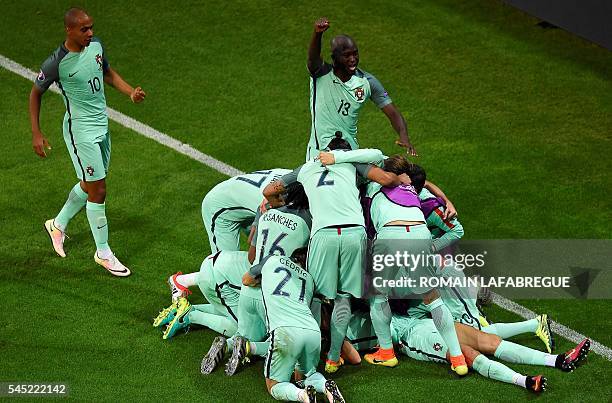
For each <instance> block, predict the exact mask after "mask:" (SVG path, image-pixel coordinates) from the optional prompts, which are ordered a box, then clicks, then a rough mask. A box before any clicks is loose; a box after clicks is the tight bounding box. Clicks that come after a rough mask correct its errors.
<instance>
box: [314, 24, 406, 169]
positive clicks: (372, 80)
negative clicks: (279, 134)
mask: <svg viewBox="0 0 612 403" xmlns="http://www.w3.org/2000/svg"><path fill="white" fill-rule="evenodd" d="M328 28H329V21H328V20H327V18H325V17H323V18H319V19H318V20H317V21H316V22H315V24H314V32H313V34H312V39H311V40H310V47H309V49H308V71H309V72H310V114H311V118H312V126H311V130H310V141H309V142H308V150H307V153H306V160H307V161H308V160H310V159H312V158H315V157H316V156H317V155H318V154H319V153H318V150H323V149H325V148H326V147H327V145H328V144H329V142H330V141H331V140H332V139H333V138H334V135H335V133H336V132H337V131H339V132H341V133H342V138H344V139H345V140H346V141H348V142H349V144H350V145H351V148H352V149H353V150H355V149H357V148H359V144H358V142H357V120H358V116H359V111H360V110H361V108H362V107H363V105H364V104H365V102H366V100H368V99H370V100H372V102H374V103H375V104H376V106H377V107H378V108H380V109H381V110H382V111H383V112H384V113H385V115H386V116H387V118H388V119H389V122H390V123H391V125H392V126H393V129H395V131H396V132H397V133H398V135H399V140H398V141H396V144H398V145H399V146H402V147H405V148H406V149H407V151H408V153H409V154H410V155H413V156H416V155H417V154H416V151H415V149H414V147H413V146H412V144H411V143H410V139H409V137H408V129H407V128H406V121H405V120H404V118H403V117H402V114H401V113H400V112H399V110H398V109H397V108H396V107H395V105H394V104H393V103H392V101H391V98H390V97H389V95H388V94H387V91H385V89H384V88H383V86H382V84H381V83H380V81H378V79H376V77H374V76H373V75H372V74H370V73H368V72H365V71H363V70H361V69H359V68H357V65H358V64H359V51H358V49H357V45H356V44H355V42H354V41H353V39H351V38H350V37H348V36H346V35H339V36H336V37H334V38H333V39H332V41H331V50H332V64H329V63H325V62H324V61H323V59H322V58H321V38H322V37H323V32H325V31H327V29H328Z"/></svg>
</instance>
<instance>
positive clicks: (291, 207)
mask: <svg viewBox="0 0 612 403" xmlns="http://www.w3.org/2000/svg"><path fill="white" fill-rule="evenodd" d="M282 201H283V205H282V206H273V207H278V208H274V209H270V210H268V211H267V212H265V213H264V214H263V215H258V216H259V217H260V218H259V219H258V220H257V219H256V221H255V223H254V224H253V228H252V232H253V233H254V236H253V237H252V240H251V248H250V249H249V261H251V262H252V263H254V264H255V266H254V267H255V268H257V267H260V266H259V265H258V263H259V262H260V261H261V260H262V259H263V258H264V257H265V256H268V255H275V254H276V255H280V256H291V254H292V253H293V251H294V250H296V249H299V248H302V247H304V246H306V245H307V244H308V240H309V238H310V226H311V222H312V217H311V216H310V212H309V210H308V197H307V196H306V193H305V192H304V187H303V186H302V185H301V184H300V183H299V182H296V183H293V184H292V185H291V186H289V187H288V189H287V193H286V194H285V195H284V197H283V200H282ZM252 270H255V269H254V268H251V269H250V270H249V272H247V273H245V274H244V276H243V280H242V282H243V285H242V289H241V290H240V301H239V303H238V331H237V332H236V334H235V335H234V336H232V337H231V338H229V339H226V338H225V337H223V336H217V338H215V340H214V341H213V343H212V345H211V347H210V350H209V351H208V353H207V354H206V356H205V357H204V359H203V360H202V373H203V374H209V373H210V372H212V371H213V370H214V368H215V366H216V365H217V364H218V363H219V362H220V361H221V359H222V358H223V356H224V355H225V354H226V352H231V356H230V358H229V360H228V362H227V364H226V367H225V373H226V375H229V376H231V375H234V373H235V372H236V370H237V369H238V366H239V365H240V364H243V363H245V362H246V360H245V358H247V357H249V356H252V355H258V356H264V357H265V355H266V352H267V350H268V347H269V343H267V342H264V341H263V340H264V339H265V337H266V333H267V328H266V322H265V310H264V306H263V301H262V294H261V289H260V288H259V287H254V286H249V285H255V284H256V281H255V277H257V276H259V273H258V272H253V274H250V272H251V271H252Z"/></svg>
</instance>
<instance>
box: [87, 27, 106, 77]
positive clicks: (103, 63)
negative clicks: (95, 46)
mask: <svg viewBox="0 0 612 403" xmlns="http://www.w3.org/2000/svg"><path fill="white" fill-rule="evenodd" d="M91 41H92V42H98V43H99V44H100V47H101V48H102V71H103V72H105V73H106V72H107V71H108V69H109V68H110V64H109V63H108V59H107V58H106V49H104V44H103V43H102V41H101V40H100V38H98V37H96V36H94V37H93V38H92V39H91Z"/></svg>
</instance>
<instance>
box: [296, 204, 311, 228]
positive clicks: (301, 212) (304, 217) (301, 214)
mask: <svg viewBox="0 0 612 403" xmlns="http://www.w3.org/2000/svg"><path fill="white" fill-rule="evenodd" d="M296 215H297V216H299V217H301V218H302V220H304V222H305V223H306V225H307V226H308V229H309V230H311V229H312V215H310V210H302V209H300V210H297V212H296Z"/></svg>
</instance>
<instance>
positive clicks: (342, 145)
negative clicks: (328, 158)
mask: <svg viewBox="0 0 612 403" xmlns="http://www.w3.org/2000/svg"><path fill="white" fill-rule="evenodd" d="M327 148H329V149H330V150H352V148H351V145H350V144H349V142H348V141H346V140H345V139H343V138H342V132H340V131H337V132H336V136H335V137H334V138H333V139H332V141H330V142H329V144H328V145H327Z"/></svg>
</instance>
